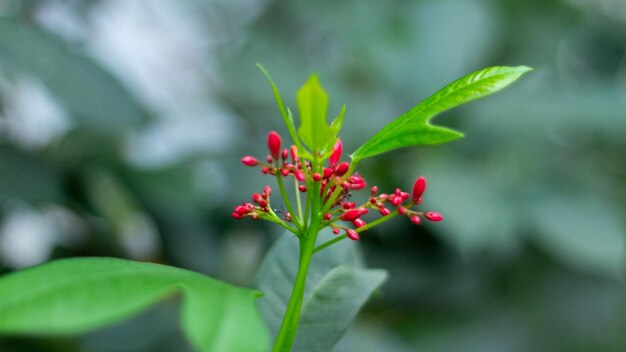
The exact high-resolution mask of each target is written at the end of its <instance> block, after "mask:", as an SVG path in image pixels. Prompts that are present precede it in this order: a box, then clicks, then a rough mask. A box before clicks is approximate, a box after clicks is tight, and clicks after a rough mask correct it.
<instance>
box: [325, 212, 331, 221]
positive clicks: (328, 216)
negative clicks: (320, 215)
mask: <svg viewBox="0 0 626 352" xmlns="http://www.w3.org/2000/svg"><path fill="white" fill-rule="evenodd" d="M331 218H332V215H330V213H326V214H324V220H330V219H331Z"/></svg>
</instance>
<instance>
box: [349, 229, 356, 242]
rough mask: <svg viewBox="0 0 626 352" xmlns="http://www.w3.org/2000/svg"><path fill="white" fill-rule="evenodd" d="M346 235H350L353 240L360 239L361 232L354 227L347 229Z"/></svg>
mask: <svg viewBox="0 0 626 352" xmlns="http://www.w3.org/2000/svg"><path fill="white" fill-rule="evenodd" d="M346 235H347V236H348V238H349V239H351V240H353V241H358V240H359V234H358V233H357V232H356V231H354V230H353V229H349V230H347V231H346Z"/></svg>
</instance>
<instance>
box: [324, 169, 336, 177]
mask: <svg viewBox="0 0 626 352" xmlns="http://www.w3.org/2000/svg"><path fill="white" fill-rule="evenodd" d="M334 171H335V170H333V169H332V168H330V167H325V168H324V178H330V176H332V175H333V172H334Z"/></svg>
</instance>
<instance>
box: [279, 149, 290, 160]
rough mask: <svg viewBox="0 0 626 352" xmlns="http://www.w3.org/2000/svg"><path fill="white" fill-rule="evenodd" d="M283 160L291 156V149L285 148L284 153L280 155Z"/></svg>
mask: <svg viewBox="0 0 626 352" xmlns="http://www.w3.org/2000/svg"><path fill="white" fill-rule="evenodd" d="M280 156H281V157H282V158H283V160H287V157H288V156H289V151H288V150H287V149H283V153H282V154H281V155H280Z"/></svg>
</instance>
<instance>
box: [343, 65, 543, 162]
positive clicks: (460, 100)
mask: <svg viewBox="0 0 626 352" xmlns="http://www.w3.org/2000/svg"><path fill="white" fill-rule="evenodd" d="M531 70H532V69H531V68H529V67H525V66H518V67H489V68H485V69H482V70H479V71H476V72H474V73H471V74H469V75H467V76H465V77H462V78H460V79H458V80H456V81H454V82H452V83H450V84H449V85H447V86H446V87H444V88H443V89H441V90H439V91H438V92H437V93H435V94H433V95H432V96H430V97H429V98H428V99H426V100H424V101H423V102H421V103H420V104H418V105H417V106H415V107H413V108H412V109H411V110H409V111H407V112H405V113H404V114H402V115H400V116H399V117H398V118H396V119H395V120H394V121H393V122H391V123H389V124H388V125H387V126H385V127H384V128H383V129H382V130H380V131H379V132H378V133H377V134H376V135H374V137H372V138H371V139H370V140H368V141H367V142H365V143H364V144H363V145H361V147H359V148H358V149H357V150H356V151H355V152H354V153H353V154H352V159H353V160H354V161H358V160H361V159H364V158H368V157H371V156H374V155H377V154H382V153H385V152H388V151H390V150H394V149H398V148H402V147H408V146H412V145H420V144H437V143H444V142H449V141H452V140H455V139H458V138H461V137H463V134H462V133H461V132H458V131H455V130H452V129H449V128H445V127H440V126H433V125H431V124H430V123H429V122H430V120H431V119H432V118H433V117H435V116H436V115H437V114H439V113H442V112H444V111H446V110H449V109H452V108H455V107H457V106H459V105H462V104H465V103H468V102H470V101H472V100H476V99H479V98H482V97H485V96H488V95H490V94H493V93H495V92H497V91H499V90H501V89H502V88H505V87H506V86H508V85H509V84H511V83H513V82H514V81H515V80H517V79H518V78H519V77H520V76H521V75H522V74H524V73H526V72H528V71H531Z"/></svg>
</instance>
